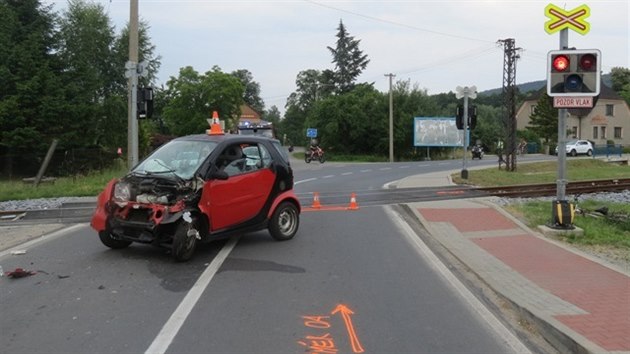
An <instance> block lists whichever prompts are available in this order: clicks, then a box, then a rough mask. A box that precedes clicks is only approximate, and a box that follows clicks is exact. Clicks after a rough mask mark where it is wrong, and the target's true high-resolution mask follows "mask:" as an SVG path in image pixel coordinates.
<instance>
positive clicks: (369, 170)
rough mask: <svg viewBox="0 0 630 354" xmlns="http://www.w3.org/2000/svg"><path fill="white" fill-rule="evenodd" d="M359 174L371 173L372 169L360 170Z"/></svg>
mask: <svg viewBox="0 0 630 354" xmlns="http://www.w3.org/2000/svg"><path fill="white" fill-rule="evenodd" d="M361 172H363V173H365V172H372V169H371V168H370V169H368V170H361Z"/></svg>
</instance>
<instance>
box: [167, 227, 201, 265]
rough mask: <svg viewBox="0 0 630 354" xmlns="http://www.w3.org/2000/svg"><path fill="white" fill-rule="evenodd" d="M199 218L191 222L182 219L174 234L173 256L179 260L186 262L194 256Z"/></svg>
mask: <svg viewBox="0 0 630 354" xmlns="http://www.w3.org/2000/svg"><path fill="white" fill-rule="evenodd" d="M197 225H198V222H197V219H193V220H192V221H191V222H184V221H180V223H179V225H178V226H177V230H176V231H175V235H174V236H173V246H172V247H173V249H172V251H173V258H175V260H176V261H178V262H185V261H188V260H190V259H191V258H192V256H193V254H194V253H195V249H196V248H197V236H198V235H199V231H198V229H197Z"/></svg>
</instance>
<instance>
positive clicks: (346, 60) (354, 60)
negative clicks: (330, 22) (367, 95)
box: [327, 21, 370, 94]
mask: <svg viewBox="0 0 630 354" xmlns="http://www.w3.org/2000/svg"><path fill="white" fill-rule="evenodd" d="M337 30H338V31H337V44H336V46H335V48H332V47H327V48H328V50H329V51H330V53H331V54H332V57H333V60H332V62H333V63H334V64H335V69H334V70H333V83H334V84H335V89H336V91H337V93H340V94H341V93H346V92H349V91H351V90H352V88H353V87H354V85H355V81H356V79H357V77H358V76H359V75H360V74H361V72H362V71H363V70H364V69H365V68H366V67H367V65H368V63H369V62H370V60H369V59H368V58H367V54H363V52H362V51H361V50H360V49H359V43H360V42H361V41H360V40H357V39H354V37H353V36H350V35H349V34H348V31H347V30H346V28H345V26H344V25H343V21H339V27H337Z"/></svg>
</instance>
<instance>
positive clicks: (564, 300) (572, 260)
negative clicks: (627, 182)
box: [409, 198, 630, 353]
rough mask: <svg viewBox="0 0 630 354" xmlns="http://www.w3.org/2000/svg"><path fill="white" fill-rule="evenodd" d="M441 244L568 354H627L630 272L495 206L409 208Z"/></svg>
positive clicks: (469, 203)
mask: <svg viewBox="0 0 630 354" xmlns="http://www.w3.org/2000/svg"><path fill="white" fill-rule="evenodd" d="M409 207H410V208H411V209H412V210H413V212H414V213H415V214H416V215H417V217H418V218H419V219H420V221H421V222H422V224H423V225H424V226H425V228H426V229H427V230H428V231H429V233H430V234H431V236H432V237H434V238H435V239H436V240H437V241H439V242H440V243H441V244H442V245H443V246H444V247H445V248H446V249H448V250H449V252H451V253H452V254H453V255H454V256H455V257H457V258H458V259H459V260H460V261H461V262H463V263H464V264H466V266H468V267H469V268H470V269H471V271H473V272H474V273H476V274H477V275H478V276H479V277H480V278H481V279H483V281H485V282H486V283H487V284H488V285H489V286H490V287H491V288H492V289H494V290H495V291H496V292H498V293H499V294H501V295H502V296H503V297H504V298H506V299H509V301H511V302H512V303H513V304H514V305H516V306H517V307H518V308H520V309H522V310H524V311H527V312H528V313H529V314H531V316H533V318H535V319H537V320H538V322H539V325H540V324H542V326H543V332H544V333H543V335H546V339H547V340H548V341H550V342H552V343H553V344H554V345H556V346H557V345H558V344H560V345H561V346H564V347H565V348H566V350H567V351H569V352H580V353H630V270H628V269H619V268H617V267H614V266H609V265H605V264H600V263H598V262H597V261H596V260H595V259H593V258H591V257H590V256H588V255H585V254H581V253H576V251H572V250H570V249H567V248H565V247H563V246H562V245H561V244H559V243H555V242H553V241H550V240H548V239H546V238H544V237H542V236H541V235H540V234H538V233H537V232H535V231H532V230H530V229H529V228H527V227H526V226H525V225H523V224H522V223H521V222H520V221H518V220H516V219H514V218H513V217H512V216H511V215H509V214H508V213H507V212H505V211H503V210H502V209H501V208H499V207H497V206H495V205H494V204H493V203H492V202H491V199H488V198H486V199H471V200H456V201H453V200H449V201H440V202H435V201H433V202H426V203H412V204H409Z"/></svg>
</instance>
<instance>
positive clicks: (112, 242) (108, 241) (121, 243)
mask: <svg viewBox="0 0 630 354" xmlns="http://www.w3.org/2000/svg"><path fill="white" fill-rule="evenodd" d="M98 237H99V238H100V239H101V242H102V243H103V244H104V245H105V246H107V247H109V248H113V249H121V248H125V247H127V246H129V245H130V244H131V241H127V240H119V239H115V238H114V237H113V236H112V234H111V233H110V232H109V231H101V232H99V233H98Z"/></svg>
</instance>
